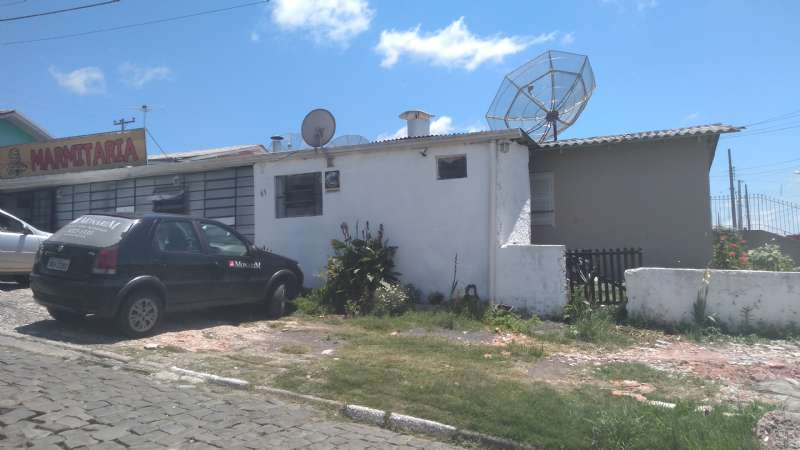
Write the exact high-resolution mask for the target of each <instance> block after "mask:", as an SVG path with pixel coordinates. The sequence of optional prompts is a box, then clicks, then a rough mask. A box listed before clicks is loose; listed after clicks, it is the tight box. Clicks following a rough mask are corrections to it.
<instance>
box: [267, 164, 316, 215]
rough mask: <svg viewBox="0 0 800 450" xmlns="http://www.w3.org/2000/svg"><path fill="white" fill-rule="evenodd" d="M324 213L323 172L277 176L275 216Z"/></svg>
mask: <svg viewBox="0 0 800 450" xmlns="http://www.w3.org/2000/svg"><path fill="white" fill-rule="evenodd" d="M320 215H322V174H321V173H320V172H312V173H301V174H297V175H281V176H277V177H275V216H276V217H277V218H279V219H280V218H283V217H303V216H320Z"/></svg>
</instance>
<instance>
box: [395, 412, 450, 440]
mask: <svg viewBox="0 0 800 450" xmlns="http://www.w3.org/2000/svg"><path fill="white" fill-rule="evenodd" d="M387 425H388V427H389V428H391V429H393V430H402V431H407V432H410V433H422V434H430V435H433V436H438V437H443V438H447V439H450V438H452V437H453V435H455V433H456V427H454V426H451V425H446V424H443V423H440V422H434V421H433V420H427V419H420V418H419V417H413V416H406V415H405V414H396V413H389V417H388V419H387Z"/></svg>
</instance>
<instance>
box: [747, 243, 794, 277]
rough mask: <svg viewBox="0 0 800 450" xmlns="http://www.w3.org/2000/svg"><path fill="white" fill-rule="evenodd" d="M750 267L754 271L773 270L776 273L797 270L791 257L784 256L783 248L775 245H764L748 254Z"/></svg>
mask: <svg viewBox="0 0 800 450" xmlns="http://www.w3.org/2000/svg"><path fill="white" fill-rule="evenodd" d="M748 255H749V257H750V258H749V259H750V265H751V267H752V268H753V269H754V270H772V271H775V272H792V271H794V270H796V269H795V266H794V261H793V260H792V258H791V257H790V256H787V255H784V254H783V252H781V248H780V247H778V246H777V245H775V244H764V245H762V246H761V247H758V248H754V249H753V250H750V251H749V252H748Z"/></svg>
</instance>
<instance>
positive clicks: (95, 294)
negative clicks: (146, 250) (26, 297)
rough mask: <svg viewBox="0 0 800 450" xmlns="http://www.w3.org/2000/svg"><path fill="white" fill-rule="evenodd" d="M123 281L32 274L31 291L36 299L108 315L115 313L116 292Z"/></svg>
mask: <svg viewBox="0 0 800 450" xmlns="http://www.w3.org/2000/svg"><path fill="white" fill-rule="evenodd" d="M121 289H122V284H121V283H119V282H118V281H115V280H98V279H89V280H66V279H63V278H58V277H53V276H49V275H43V274H36V273H32V274H31V291H33V298H34V300H36V303H38V304H40V305H42V306H45V307H48V308H56V309H62V310H66V311H72V312H76V313H80V314H96V315H97V316H99V317H106V318H111V317H114V315H115V314H116V313H117V308H118V306H119V300H118V298H117V294H118V293H119V291H120V290H121Z"/></svg>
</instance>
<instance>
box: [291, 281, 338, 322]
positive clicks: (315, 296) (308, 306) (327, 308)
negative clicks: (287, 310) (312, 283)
mask: <svg viewBox="0 0 800 450" xmlns="http://www.w3.org/2000/svg"><path fill="white" fill-rule="evenodd" d="M294 305H295V307H296V308H297V311H298V312H300V313H301V314H306V315H309V316H324V315H326V314H332V313H334V312H335V311H334V309H333V306H332V305H331V304H330V297H329V295H328V289H327V288H326V287H324V286H323V287H321V288H318V289H312V290H310V291H308V292H307V293H306V294H305V295H301V296H300V297H297V298H296V299H294Z"/></svg>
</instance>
